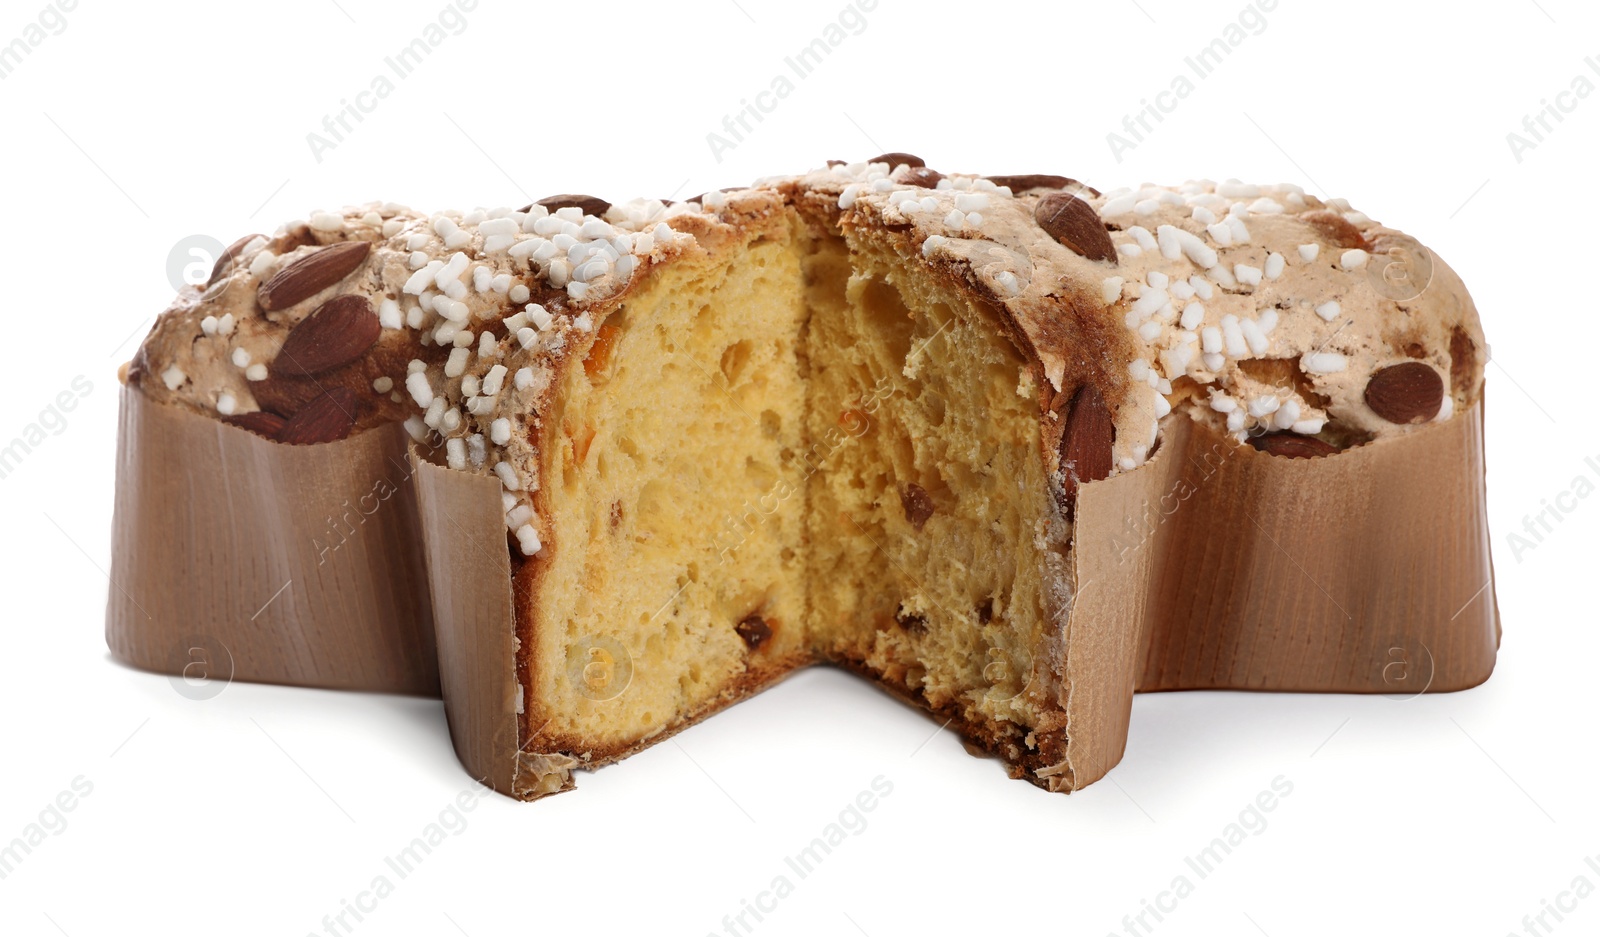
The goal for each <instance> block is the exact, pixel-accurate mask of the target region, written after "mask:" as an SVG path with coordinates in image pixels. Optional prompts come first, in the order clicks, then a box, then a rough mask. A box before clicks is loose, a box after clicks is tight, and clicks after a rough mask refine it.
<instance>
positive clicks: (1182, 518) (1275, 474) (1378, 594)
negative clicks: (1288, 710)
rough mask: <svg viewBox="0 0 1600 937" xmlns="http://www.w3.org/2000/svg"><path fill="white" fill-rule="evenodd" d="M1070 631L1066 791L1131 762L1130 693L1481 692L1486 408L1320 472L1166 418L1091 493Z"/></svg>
mask: <svg viewBox="0 0 1600 937" xmlns="http://www.w3.org/2000/svg"><path fill="white" fill-rule="evenodd" d="M1074 547H1075V560H1076V569H1077V579H1078V582H1079V583H1080V587H1079V595H1078V597H1077V599H1076V601H1075V602H1074V607H1073V610H1072V613H1071V615H1070V617H1069V619H1068V628H1069V635H1068V640H1069V642H1070V648H1071V655H1072V656H1071V660H1070V662H1069V665H1070V667H1071V669H1072V689H1071V695H1070V698H1069V700H1068V707H1067V708H1068V720H1069V724H1068V738H1069V743H1068V761H1069V764H1070V766H1071V769H1072V774H1073V777H1072V783H1073V786H1075V787H1082V786H1084V785H1086V784H1088V783H1090V782H1092V781H1094V780H1097V779H1098V778H1100V777H1102V776H1103V775H1104V774H1105V773H1106V772H1107V771H1109V770H1110V769H1111V767H1112V766H1113V765H1115V764H1116V763H1117V761H1118V760H1119V759H1120V758H1121V757H1122V751H1123V747H1124V745H1125V743H1126V739H1127V729H1128V715H1129V711H1130V709H1131V707H1132V704H1133V693H1134V691H1135V690H1138V691H1141V692H1143V691H1150V690H1187V689H1231V690H1278V691H1312V692H1328V693H1386V694H1393V695H1396V696H1399V697H1406V696H1413V695H1416V694H1419V693H1423V692H1442V691H1449V690H1460V689H1464V688H1466V687H1471V686H1476V685H1477V684H1479V683H1482V682H1483V681H1484V680H1486V679H1488V677H1489V674H1490V672H1491V671H1492V670H1493V669H1494V661H1495V652H1496V650H1497V649H1498V647H1499V644H1500V616H1499V611H1498V608H1497V606H1496V601H1495V590H1494V572H1493V568H1492V566H1491V559H1490V552H1489V528H1488V520H1487V515H1486V505H1485V490H1484V457H1483V410H1482V404H1481V403H1480V404H1478V405H1476V406H1474V407H1473V408H1471V409H1470V410H1468V411H1466V412H1463V413H1460V414H1458V415H1457V416H1456V417H1455V418H1454V419H1451V420H1448V421H1446V422H1443V423H1438V424H1431V425H1428V426H1425V427H1422V428H1420V429H1418V430H1416V431H1415V432H1412V433H1408V434H1406V435H1405V436H1398V437H1391V438H1388V439H1384V440H1380V441H1377V442H1374V443H1371V444H1368V445H1365V446H1360V447H1358V448H1355V449H1351V450H1348V451H1346V452H1343V453H1340V454H1339V455H1338V456H1336V457H1329V458H1319V459H1287V458H1282V457H1277V456H1269V455H1266V454H1265V453H1261V452H1258V451H1256V450H1255V449H1253V448H1252V447H1250V446H1246V445H1241V444H1239V443H1236V442H1234V441H1233V439H1232V438H1230V437H1228V436H1226V435H1223V434H1220V433H1217V432H1216V431H1215V430H1212V429H1210V428H1209V427H1206V426H1202V425H1199V424H1196V423H1193V422H1190V421H1188V420H1183V419H1175V420H1170V421H1168V423H1167V425H1166V427H1164V433H1163V437H1162V443H1161V449H1160V451H1159V452H1158V453H1157V455H1156V456H1155V457H1154V458H1153V459H1152V460H1151V462H1150V463H1149V464H1148V465H1146V466H1145V467H1143V468H1141V469H1140V470H1139V471H1137V472H1132V473H1129V474H1127V475H1120V476H1117V477H1115V478H1112V479H1108V480H1106V481H1102V482H1095V483H1093V484H1090V485H1086V486H1084V487H1083V488H1082V489H1081V491H1080V493H1079V496H1078V525H1077V530H1076V533H1075V544H1074Z"/></svg>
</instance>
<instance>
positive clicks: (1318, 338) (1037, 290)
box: [129, 153, 1487, 554]
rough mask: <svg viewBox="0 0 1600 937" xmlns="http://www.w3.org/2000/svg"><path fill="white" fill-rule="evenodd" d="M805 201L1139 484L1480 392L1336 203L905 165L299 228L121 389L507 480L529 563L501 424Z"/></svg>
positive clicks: (388, 213) (1343, 435)
mask: <svg viewBox="0 0 1600 937" xmlns="http://www.w3.org/2000/svg"><path fill="white" fill-rule="evenodd" d="M795 206H803V207H804V208H806V209H808V210H810V211H811V212H812V213H818V212H820V213H822V214H824V215H825V216H826V217H827V219H828V221H829V223H830V224H833V225H836V226H837V227H838V228H839V230H841V231H842V232H844V233H845V234H846V235H847V236H850V237H859V238H864V239H877V240H880V241H882V242H883V243H886V244H889V245H891V246H892V247H894V248H895V249H896V250H898V251H900V252H901V254H902V255H903V257H904V259H905V261H906V262H907V263H912V264H923V265H925V266H926V268H927V269H928V270H929V271H933V272H940V273H942V274H943V275H945V276H947V277H950V278H952V282H956V283H958V284H959V285H961V286H962V288H963V289H964V290H965V291H966V294H967V295H968V297H969V298H970V299H971V301H972V302H974V303H977V304H981V305H984V306H986V307H988V308H990V309H993V310H995V311H996V313H997V314H998V315H999V316H1000V317H1001V319H1002V320H1003V321H1002V325H1003V326H1004V327H1005V328H1007V329H1008V331H1009V332H1010V334H1011V335H1012V336H1013V340H1014V341H1015V342H1016V343H1017V344H1018V346H1019V348H1020V350H1021V351H1022V353H1023V355H1024V356H1025V357H1026V358H1027V359H1028V360H1029V361H1030V362H1032V363H1033V364H1034V365H1036V367H1037V371H1038V374H1039V376H1040V378H1041V379H1042V384H1044V385H1048V390H1047V391H1045V392H1044V393H1043V394H1042V398H1041V399H1042V400H1044V401H1046V405H1045V407H1044V412H1043V413H1042V418H1044V419H1046V420H1049V421H1053V422H1054V423H1056V424H1064V423H1068V422H1071V421H1070V420H1064V419H1062V417H1061V414H1060V413H1058V412H1057V410H1058V409H1059V406H1060V405H1059V403H1049V401H1051V400H1055V401H1070V400H1072V399H1073V398H1074V396H1075V395H1076V394H1077V392H1078V391H1079V389H1080V388H1082V387H1089V386H1092V387H1093V388H1094V391H1095V393H1096V394H1097V395H1098V399H1100V400H1102V401H1103V403H1104V406H1105V408H1106V409H1107V411H1108V414H1109V418H1110V420H1111V423H1112V427H1113V430H1114V433H1113V437H1112V438H1113V440H1114V442H1113V454H1112V455H1113V458H1112V462H1111V465H1110V471H1111V472H1117V471H1129V470H1132V469H1134V468H1136V467H1137V466H1139V465H1140V464H1142V463H1143V462H1144V461H1145V460H1146V459H1147V458H1148V457H1149V455H1150V454H1151V452H1152V451H1153V448H1154V446H1155V444H1156V441H1157V440H1158V438H1159V434H1160V421H1161V419H1162V418H1164V417H1166V416H1167V415H1168V414H1169V413H1170V412H1172V411H1173V410H1182V411H1183V412H1184V413H1186V414H1187V415H1188V416H1189V417H1190V418H1193V419H1197V420H1202V421H1207V422H1210V423H1212V424H1213V425H1215V426H1217V427H1219V428H1223V429H1225V430H1226V431H1228V432H1231V433H1233V434H1234V435H1235V436H1236V437H1237V438H1239V439H1240V440H1241V441H1243V440H1253V441H1255V442H1256V444H1257V445H1259V446H1262V447H1263V448H1268V449H1270V450H1272V451H1277V452H1279V453H1280V454H1285V455H1317V454H1322V452H1323V451H1327V452H1332V451H1335V450H1337V449H1339V448H1344V447H1347V446H1350V445H1356V444H1360V443H1363V442H1366V441H1369V440H1372V439H1376V438H1379V437H1383V436H1387V435H1396V434H1401V433H1405V432H1409V431H1411V430H1412V429H1413V428H1414V427H1415V426H1416V425H1417V424H1419V423H1422V422H1428V421H1435V420H1445V419H1449V418H1450V417H1451V415H1452V414H1453V413H1454V412H1455V411H1456V410H1458V409H1462V408H1464V407H1465V406H1468V405H1470V404H1472V403H1473V402H1475V401H1476V400H1477V399H1478V395H1479V394H1480V392H1481V382H1482V367H1483V362H1484V361H1485V360H1486V357H1487V355H1486V348H1485V345H1484V340H1483V335H1482V331H1481V329H1480V327H1479V324H1478V319H1477V314H1476V310H1475V309H1474V307H1473V305H1472V301H1471V299H1470V297H1469V296H1468V294H1467V292H1466V290H1465V288H1464V286H1463V285H1462V284H1461V281H1460V279H1459V278H1458V277H1457V276H1456V275H1455V273H1454V272H1453V271H1451V270H1450V269H1449V267H1447V266H1446V265H1445V264H1444V263H1443V261H1442V260H1440V259H1439V258H1438V257H1437V256H1435V255H1433V254H1432V253H1431V252H1429V251H1427V250H1426V248H1423V247H1422V246H1421V245H1419V244H1417V242H1415V241H1414V240H1412V239H1410V238H1408V237H1407V236H1405V235H1403V234H1401V233H1400V232H1398V231H1395V230H1393V229H1390V228H1387V227H1384V226H1382V225H1380V224H1377V223H1376V222H1374V221H1372V220H1371V219H1370V218H1369V217H1367V216H1366V215H1364V214H1362V213H1360V212H1357V211H1355V210H1353V209H1351V207H1350V206H1349V204H1348V203H1347V202H1344V201H1343V200H1341V199H1332V200H1328V201H1323V200H1321V199H1318V198H1316V197H1314V196H1310V195H1307V194H1306V193H1305V192H1304V190H1302V189H1300V188H1299V187H1297V186H1293V185H1265V186H1263V185H1249V184H1245V183H1240V182H1238V181H1236V180H1229V181H1225V182H1221V183H1215V182H1211V181H1207V180H1200V181H1192V182H1188V183H1185V184H1183V185H1180V186H1173V187H1161V186H1149V185H1147V186H1142V187H1140V188H1138V189H1116V190H1111V191H1108V192H1104V193H1102V192H1099V191H1098V190H1095V189H1093V188H1092V187H1089V186H1086V185H1083V184H1081V183H1078V182H1076V181H1074V180H1072V179H1070V178H1067V177H1064V176H1056V175H1046V174H1035V175H1015V176H989V177H984V176H978V175H972V174H962V173H942V172H939V171H937V170H934V169H931V168H929V167H928V166H926V165H925V164H923V161H922V160H920V159H917V158H916V157H913V156H910V155H909V154H895V153H891V154H884V155H883V156H882V157H878V158H874V159H872V160H866V161H863V162H858V163H843V162H838V161H833V162H830V164H829V165H827V166H825V167H823V168H819V169H816V170H813V171H811V172H808V173H804V174H801V175H791V176H779V177H772V178H768V179H762V180H758V181H757V182H755V183H754V184H753V185H751V186H748V187H742V188H734V189H729V190H720V191H712V192H707V193H704V194H703V195H701V196H698V197H696V198H695V199H691V200H689V201H684V202H672V203H665V202H662V201H660V200H656V199H635V200H633V201H629V202H622V203H610V202H606V201H605V200H603V199H599V198H595V197H593V196H584V195H562V196H552V197H550V198H548V199H543V200H541V201H540V202H536V203H533V204H530V205H526V206H523V207H521V208H518V209H510V208H498V209H493V210H483V209H479V210H475V211H471V212H458V211H445V212H438V213H434V214H431V215H430V214H423V213H420V212H416V211H413V210H411V209H408V208H405V207H404V206H400V205H395V204H392V203H390V204H379V203H372V204H367V205H361V206H356V207H351V208H346V209H344V210H342V211H339V212H325V211H317V212H313V213H311V215H310V216H309V217H308V218H306V219H304V220H301V221H295V222H291V223H289V224H286V225H284V226H282V227H280V228H279V229H277V230H276V231H275V232H274V233H273V234H272V235H271V236H266V235H251V236H247V237H245V238H241V239H240V240H239V241H237V242H236V243H235V244H233V245H232V246H231V247H230V248H229V249H228V250H227V251H226V252H225V253H224V255H223V257H222V258H220V259H219V261H218V263H217V267H216V269H215V270H214V271H213V274H212V277H211V280H210V282H209V283H207V284H205V285H204V286H201V287H193V288H187V289H185V290H184V291H182V292H181V293H180V294H179V296H178V297H177V299H176V300H175V301H174V302H173V304H172V305H171V306H170V307H169V308H168V309H167V311H166V312H165V313H163V314H162V316H161V317H160V318H159V319H158V321H157V323H156V326H155V327H154V329H153V330H152V332H151V333H150V335H149V337H148V338H147V339H146V340H145V342H144V344H143V346H142V347H141V349H140V351H139V353H138V355H137V357H136V358H135V360H134V362H133V363H132V365H131V366H130V369H129V380H130V382H132V383H135V384H137V385H139V386H140V388H141V389H142V390H143V391H145V392H146V393H148V394H149V395H151V396H152V397H154V398H156V399H159V400H163V401H165V402H168V403H174V404H177V405H180V406H186V407H189V408H191V409H194V410H197V411H199V412H203V413H212V414H215V415H217V416H219V417H221V418H222V419H224V420H227V421H229V422H234V423H236V424H238V425H241V426H244V427H245V428H246V429H250V430H252V431H255V432H259V433H261V434H262V435H267V436H270V437H273V438H277V439H279V440H281V441H287V442H325V441H332V440H335V439H339V438H343V437H344V436H345V435H348V434H349V433H350V432H354V431H357V430H360V429H365V428H368V427H371V426H375V425H379V424H383V423H393V422H400V421H403V422H404V423H405V424H406V427H407V429H408V430H409V431H410V432H411V434H412V436H413V437H414V438H416V439H417V440H418V441H419V442H422V441H424V440H433V441H434V442H435V443H436V444H437V445H438V446H439V447H441V452H440V456H439V458H440V461H442V462H444V463H445V464H448V465H450V466H451V467H453V468H458V469H462V470H473V471H481V472H485V473H489V472H492V473H494V474H495V475H497V476H498V477H499V478H500V480H501V482H502V485H503V487H504V489H505V496H506V509H507V518H508V521H507V523H508V526H509V527H510V528H511V529H512V531H513V533H514V534H515V535H516V536H517V538H518V540H519V542H520V543H521V545H522V547H523V550H524V552H525V553H529V554H532V553H536V552H538V549H539V542H540V541H539V532H538V528H537V519H536V518H535V517H534V516H533V511H532V507H531V502H530V499H529V497H528V494H529V492H532V491H534V490H536V489H537V487H538V484H539V479H538V478H537V477H536V476H533V475H532V473H533V472H535V471H536V469H534V468H531V467H532V466H536V465H537V464H538V463H537V459H536V458H533V456H534V455H535V451H534V447H535V445H536V443H535V442H534V441H532V440H531V439H530V434H528V433H526V432H523V431H521V430H522V429H523V425H522V423H520V422H519V419H520V420H526V418H527V417H528V415H529V414H534V415H535V416H536V414H537V410H538V408H539V407H540V406H541V405H542V403H543V401H544V400H545V399H546V394H547V393H548V392H549V390H550V388H551V387H552V386H553V382H554V379H555V377H556V375H557V374H558V372H559V369H560V368H561V367H562V366H563V365H564V363H565V362H566V361H567V360H568V359H569V358H572V357H573V356H574V355H583V354H587V353H588V351H589V349H590V348H591V347H593V346H594V345H595V344H596V343H597V342H598V341H603V340H604V338H603V335H602V332H603V329H604V320H605V317H606V316H607V315H608V314H609V312H610V311H612V310H613V309H615V308H616V307H617V306H618V305H619V304H620V303H621V302H623V301H624V300H625V298H626V296H627V295H628V294H629V292H630V291H631V290H633V289H634V288H636V287H637V285H638V284H639V283H641V282H643V280H644V278H645V277H647V276H648V274H649V271H651V270H652V269H653V268H654V267H656V266H659V265H662V264H669V263H673V262H678V261H682V260H685V259H687V258H689V257H690V256H702V257H703V256H707V255H709V254H711V253H714V252H716V251H718V250H721V249H723V248H724V247H725V246H727V245H731V244H737V243H739V242H740V239H741V238H744V237H747V236H749V235H750V233H751V232H752V231H753V230H755V229H758V228H760V227H761V226H763V225H771V224H777V223H781V220H782V218H783V217H784V213H785V212H786V211H790V210H792V208H793V207H795ZM1080 422H1081V421H1080ZM514 430H515V431H514ZM1059 432H1060V430H1059V429H1058V430H1057V433H1058V434H1059Z"/></svg>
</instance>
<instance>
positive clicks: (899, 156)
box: [867, 153, 928, 170]
mask: <svg viewBox="0 0 1600 937" xmlns="http://www.w3.org/2000/svg"><path fill="white" fill-rule="evenodd" d="M867 162H869V163H888V164H889V169H890V170H893V169H894V167H896V166H910V167H912V168H913V169H916V168H918V167H922V166H926V165H928V164H927V163H925V162H923V160H922V157H920V156H912V155H911V154H910V153H884V154H883V155H881V156H874V157H872V158H871V159H869V160H867Z"/></svg>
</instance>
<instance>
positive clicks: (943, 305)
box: [807, 237, 1067, 767]
mask: <svg viewBox="0 0 1600 937" xmlns="http://www.w3.org/2000/svg"><path fill="white" fill-rule="evenodd" d="M827 250H829V251H831V252H835V253H842V255H843V257H844V258H845V262H846V263H847V265H848V268H849V271H850V273H849V277H848V279H846V280H845V282H844V283H843V284H840V286H841V287H842V289H841V290H840V292H841V293H842V296H840V297H839V298H838V299H837V309H836V310H834V311H832V312H831V314H821V313H820V312H819V314H817V315H814V316H813V317H812V318H811V320H810V326H809V329H808V331H807V346H808V350H809V355H810V359H811V361H812V362H813V365H812V370H811V374H810V385H811V410H810V413H811V422H810V431H811V436H812V438H813V439H825V440H826V439H837V444H835V445H830V446H829V447H828V449H827V457H826V458H825V460H824V461H823V462H822V463H821V465H820V468H819V470H818V471H817V472H816V473H815V474H814V475H813V476H812V480H811V487H810V489H809V491H810V507H809V517H810V522H811V528H810V529H811V535H812V536H811V556H812V560H811V567H810V576H811V595H812V615H813V617H812V622H813V625H812V626H813V629H814V632H815V636H814V640H815V643H816V646H817V650H818V653H819V654H820V655H822V656H824V657H825V658H827V659H829V660H834V661H838V662H841V663H843V664H845V665H846V666H849V667H852V668H854V669H857V670H859V671H861V672H864V673H867V674H869V675H870V676H872V677H873V678H874V679H876V680H879V681H881V682H882V684H883V685H884V686H885V688H887V689H889V690H890V691H891V692H894V693H895V694H897V695H899V696H902V697H907V698H909V699H912V700H913V701H915V702H918V703H920V704H922V705H924V706H926V707H927V708H929V709H930V710H932V711H933V712H934V713H935V714H937V715H938V716H939V717H940V719H941V721H944V720H945V719H949V720H953V723H954V724H958V725H959V727H960V730H961V731H962V732H963V733H964V734H965V735H967V736H969V737H972V738H976V739H981V741H982V744H984V745H985V746H986V747H989V748H991V749H994V750H1002V749H1003V750H1004V752H1005V755H1006V757H1007V760H1008V761H1011V762H1013V763H1020V762H1024V761H1027V760H1034V761H1037V760H1038V758H1037V757H1035V756H1039V752H1040V750H1041V747H1048V748H1049V749H1052V751H1049V752H1048V753H1047V754H1045V755H1043V756H1041V757H1043V758H1045V759H1047V760H1046V761H1045V762H1040V763H1038V764H1035V767H1043V766H1044V765H1045V764H1046V763H1048V764H1055V763H1058V762H1059V761H1061V760H1062V758H1063V757H1064V749H1063V744H1062V743H1063V742H1064V739H1062V738H1061V737H1060V736H1061V733H1060V730H1061V728H1062V727H1063V722H1062V715H1061V706H1060V702H1059V693H1060V689H1061V687H1060V680H1059V663H1060V655H1061V647H1060V644H1059V643H1058V642H1052V641H1050V640H1049V639H1048V635H1049V629H1048V628H1047V625H1046V621H1047V615H1048V610H1047V608H1046V604H1047V603H1046V596H1045V590H1044V583H1045V578H1046V570H1045V567H1046V562H1047V560H1046V558H1047V556H1049V555H1051V554H1052V553H1055V554H1059V553H1061V552H1064V549H1065V544H1066V539H1067V536H1066V534H1067V532H1066V527H1065V524H1064V522H1063V520H1062V518H1061V517H1060V516H1059V512H1058V511H1057V510H1056V505H1055V501H1054V498H1053V496H1052V494H1051V486H1050V480H1049V477H1048V475H1047V470H1046V468H1045V462H1044V459H1043V458H1041V450H1042V443H1041V437H1040V425H1039V416H1038V400H1037V398H1038V389H1037V387H1036V385H1035V383H1034V376H1033V371H1032V369H1031V368H1030V367H1029V365H1028V362H1027V361H1026V360H1025V359H1024V358H1023V356H1022V355H1021V353H1020V352H1019V351H1018V349H1017V348H1016V346H1015V345H1014V344H1013V343H1012V342H1011V340H1010V339H1009V338H1008V337H1007V336H1006V334H1005V331H1004V329H1003V326H1002V324H1001V322H1000V321H999V320H998V318H997V317H996V315H995V312H994V311H993V310H992V309H989V308H984V307H983V306H981V305H980V304H978V303H975V302H973V301H972V300H971V299H970V298H969V297H966V296H963V295H961V293H960V292H958V291H957V290H954V289H951V288H950V287H949V286H948V285H946V284H942V283H940V282H939V281H938V278H937V277H936V276H934V275H930V274H929V273H926V272H923V271H919V270H917V269H916V268H915V267H913V266H910V265H908V264H906V263H905V261H904V258H901V257H899V256H897V255H895V254H894V253H893V251H892V249H890V248H888V247H886V246H884V245H880V244H874V243H872V242H871V241H868V240H864V239H861V238H859V237H850V238H848V239H846V240H845V241H844V242H843V243H840V242H835V243H834V244H832V245H831V246H830V247H829V248H827ZM835 262H837V261H835ZM1052 645H1053V646H1052ZM1036 656H1037V657H1039V658H1040V659H1038V660H1036V659H1035V658H1036ZM1051 656H1054V657H1055V658H1056V660H1055V666H1054V667H1053V666H1052V661H1051V660H1050V659H1049V658H1050V657H1051ZM1035 730H1039V737H1038V738H1032V737H1031V736H1032V734H1033V733H1034V731H1035ZM1047 730H1048V731H1049V732H1054V736H1053V737H1052V736H1048V735H1047ZM1046 739H1048V740H1049V741H1050V742H1053V743H1054V744H1047V742H1046ZM1048 759H1053V760H1048Z"/></svg>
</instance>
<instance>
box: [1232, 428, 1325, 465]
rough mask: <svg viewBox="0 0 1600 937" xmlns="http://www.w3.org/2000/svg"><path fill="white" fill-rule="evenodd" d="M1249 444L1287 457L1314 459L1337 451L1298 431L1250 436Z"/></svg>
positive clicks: (1263, 450) (1271, 453)
mask: <svg viewBox="0 0 1600 937" xmlns="http://www.w3.org/2000/svg"><path fill="white" fill-rule="evenodd" d="M1250 445H1252V446H1255V447H1256V448H1257V449H1259V450H1261V451H1262V452H1265V453H1266V454H1268V455H1276V456H1283V457H1284V458H1288V459H1315V458H1318V457H1320V456H1325V455H1333V454H1335V453H1337V452H1338V451H1339V450H1338V449H1335V448H1334V447H1333V446H1331V445H1329V444H1328V443H1325V442H1323V441H1322V440H1320V439H1318V438H1317V437H1315V436H1304V435H1301V434H1300V433H1266V434H1264V435H1261V436H1255V437H1252V438H1251V439H1250Z"/></svg>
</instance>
